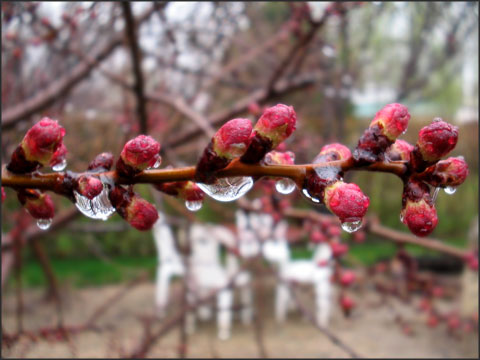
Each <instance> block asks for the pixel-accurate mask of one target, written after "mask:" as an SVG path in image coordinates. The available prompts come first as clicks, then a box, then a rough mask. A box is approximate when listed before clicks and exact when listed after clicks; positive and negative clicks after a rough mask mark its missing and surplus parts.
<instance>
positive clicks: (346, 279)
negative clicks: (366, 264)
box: [340, 270, 357, 286]
mask: <svg viewBox="0 0 480 360" xmlns="http://www.w3.org/2000/svg"><path fill="white" fill-rule="evenodd" d="M356 278H357V277H356V276H355V273H354V272H353V271H348V270H346V271H343V272H342V274H341V275H340V284H341V285H342V286H350V285H351V284H352V283H354V282H355V280H356Z"/></svg>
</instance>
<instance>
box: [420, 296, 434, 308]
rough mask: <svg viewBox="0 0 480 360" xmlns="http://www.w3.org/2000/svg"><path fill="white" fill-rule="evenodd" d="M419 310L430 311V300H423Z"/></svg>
mask: <svg viewBox="0 0 480 360" xmlns="http://www.w3.org/2000/svg"><path fill="white" fill-rule="evenodd" d="M418 308H419V309H420V310H421V311H430V310H431V309H432V302H431V301H430V299H428V298H422V300H421V301H420V304H419V305H418Z"/></svg>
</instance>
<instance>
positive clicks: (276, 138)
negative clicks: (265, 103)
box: [254, 104, 297, 149]
mask: <svg viewBox="0 0 480 360" xmlns="http://www.w3.org/2000/svg"><path fill="white" fill-rule="evenodd" d="M296 122H297V115H296V114H295V110H293V107H292V106H287V105H284V104H278V105H275V106H272V107H269V108H267V109H266V110H265V111H264V112H263V114H262V116H261V117H260V119H259V120H258V121H257V123H256V124H255V128H254V131H255V132H257V133H258V134H260V135H262V136H263V137H266V138H268V139H270V140H271V141H272V147H271V148H272V149H274V148H276V147H277V145H278V144H280V143H281V142H282V141H284V140H285V139H286V138H288V137H289V136H290V135H291V134H292V133H293V132H294V131H295V127H296Z"/></svg>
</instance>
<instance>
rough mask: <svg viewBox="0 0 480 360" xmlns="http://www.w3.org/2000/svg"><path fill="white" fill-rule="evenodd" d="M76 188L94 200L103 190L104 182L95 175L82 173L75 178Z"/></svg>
mask: <svg viewBox="0 0 480 360" xmlns="http://www.w3.org/2000/svg"><path fill="white" fill-rule="evenodd" d="M75 190H76V191H78V192H79V193H80V195H83V196H85V197H86V198H88V199H90V200H92V199H93V198H95V197H97V196H98V195H100V193H101V192H102V190H103V183H102V182H101V181H100V179H98V178H97V177H95V176H89V175H81V176H79V177H78V178H77V179H76V180H75Z"/></svg>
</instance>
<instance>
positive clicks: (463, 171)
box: [422, 157, 469, 187]
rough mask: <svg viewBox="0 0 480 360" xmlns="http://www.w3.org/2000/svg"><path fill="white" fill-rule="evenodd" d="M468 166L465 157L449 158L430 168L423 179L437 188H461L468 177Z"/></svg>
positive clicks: (424, 173) (423, 174)
mask: <svg viewBox="0 0 480 360" xmlns="http://www.w3.org/2000/svg"><path fill="white" fill-rule="evenodd" d="M468 173H469V171H468V164H467V163H466V161H465V160H464V159H463V157H449V158H448V159H445V160H440V161H439V162H437V163H436V164H435V165H432V166H430V167H428V168H427V169H426V170H425V171H424V172H423V173H422V179H423V180H425V181H426V182H428V183H429V184H430V185H432V186H435V187H447V186H452V187H454V186H459V185H461V184H463V182H464V181H465V179H466V178H467V176H468Z"/></svg>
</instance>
